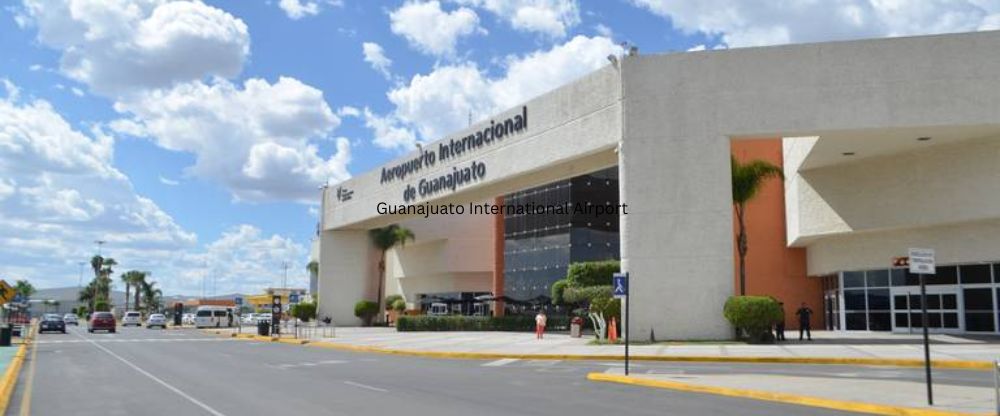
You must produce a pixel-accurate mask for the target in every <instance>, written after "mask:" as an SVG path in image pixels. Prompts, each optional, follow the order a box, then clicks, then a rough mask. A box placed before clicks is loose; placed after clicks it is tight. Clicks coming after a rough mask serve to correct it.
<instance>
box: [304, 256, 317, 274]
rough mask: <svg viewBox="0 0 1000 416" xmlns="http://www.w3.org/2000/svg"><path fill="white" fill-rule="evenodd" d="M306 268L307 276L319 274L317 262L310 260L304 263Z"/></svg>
mask: <svg viewBox="0 0 1000 416" xmlns="http://www.w3.org/2000/svg"><path fill="white" fill-rule="evenodd" d="M306 270H308V271H309V276H310V277H313V276H316V275H318V274H319V262H317V261H316V260H312V261H310V262H309V264H307V265H306Z"/></svg>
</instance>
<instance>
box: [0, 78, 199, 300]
mask: <svg viewBox="0 0 1000 416" xmlns="http://www.w3.org/2000/svg"><path fill="white" fill-rule="evenodd" d="M112 149H113V139H112V138H110V137H109V136H107V135H106V134H105V133H104V132H103V131H101V130H100V129H96V128H95V129H94V130H92V131H91V132H89V133H84V132H80V131H77V130H75V129H73V128H72V127H71V126H70V125H69V123H67V122H66V120H65V119H63V118H62V117H61V116H60V115H59V114H58V113H57V112H56V111H55V110H54V109H53V107H52V105H51V104H49V103H48V102H46V101H42V100H35V101H31V102H20V101H16V100H14V99H11V98H10V97H9V96H8V98H6V99H2V100H0V178H3V179H0V212H2V213H3V215H2V216H0V274H10V273H16V276H17V277H29V278H32V279H33V281H35V282H36V284H37V285H38V286H52V285H58V284H65V283H68V281H67V280H68V279H67V277H68V276H67V275H66V274H67V273H66V270H67V269H69V270H73V271H74V273H73V274H72V277H73V279H72V282H74V283H75V281H76V279H75V278H76V274H75V272H76V269H77V267H76V264H75V263H76V262H77V261H84V260H86V259H87V258H89V256H90V255H91V254H92V248H93V241H94V240H96V239H102V240H107V241H109V245H111V244H113V245H115V246H117V247H120V248H121V249H122V250H133V251H136V252H145V251H150V250H152V251H157V250H160V251H167V252H175V251H177V250H185V249H189V248H190V247H192V246H193V245H194V244H195V243H196V236H195V235H194V234H193V233H190V232H188V231H185V230H184V229H183V228H182V227H180V226H179V225H178V224H177V223H176V222H175V221H174V220H173V219H172V218H171V217H170V216H169V215H168V214H166V213H165V212H163V211H162V210H161V209H160V208H159V207H158V206H157V205H156V204H155V203H153V202H152V201H150V200H149V199H147V198H144V197H142V196H140V195H137V194H136V193H135V190H134V188H133V186H132V184H131V182H130V181H129V180H128V178H127V177H125V175H123V174H122V173H121V172H119V171H118V170H117V169H115V168H114V167H113V166H112V165H111V163H112V159H113V153H112Z"/></svg>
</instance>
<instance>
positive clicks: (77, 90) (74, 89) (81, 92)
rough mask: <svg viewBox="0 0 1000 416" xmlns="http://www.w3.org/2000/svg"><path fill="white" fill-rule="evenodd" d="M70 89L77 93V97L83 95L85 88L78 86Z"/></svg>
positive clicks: (74, 93)
mask: <svg viewBox="0 0 1000 416" xmlns="http://www.w3.org/2000/svg"><path fill="white" fill-rule="evenodd" d="M69 90H70V91H71V92H72V93H73V95H75V96H77V97H83V95H84V94H83V90H81V89H79V88H77V87H72V88H70V89H69Z"/></svg>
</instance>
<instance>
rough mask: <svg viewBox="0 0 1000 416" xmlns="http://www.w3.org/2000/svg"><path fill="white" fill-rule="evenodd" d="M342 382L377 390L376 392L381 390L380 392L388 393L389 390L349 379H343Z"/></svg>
mask: <svg viewBox="0 0 1000 416" xmlns="http://www.w3.org/2000/svg"><path fill="white" fill-rule="evenodd" d="M344 384H346V385H348V386H354V387H361V388H363V389H368V390H372V391H377V392H381V393H388V392H389V390H386V389H380V388H378V387H373V386H369V385H367V384H361V383H355V382H353V381H350V380H347V381H344Z"/></svg>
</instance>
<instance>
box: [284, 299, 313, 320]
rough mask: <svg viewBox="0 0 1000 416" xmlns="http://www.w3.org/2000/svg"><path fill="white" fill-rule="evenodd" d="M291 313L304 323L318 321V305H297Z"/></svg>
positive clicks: (292, 308) (291, 309) (309, 303)
mask: <svg viewBox="0 0 1000 416" xmlns="http://www.w3.org/2000/svg"><path fill="white" fill-rule="evenodd" d="M289 313H291V315H292V316H294V317H296V318H299V319H301V320H302V322H309V321H311V320H313V319H316V304H315V303H312V302H302V303H296V304H294V305H292V306H291V308H289Z"/></svg>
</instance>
